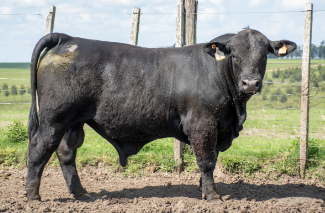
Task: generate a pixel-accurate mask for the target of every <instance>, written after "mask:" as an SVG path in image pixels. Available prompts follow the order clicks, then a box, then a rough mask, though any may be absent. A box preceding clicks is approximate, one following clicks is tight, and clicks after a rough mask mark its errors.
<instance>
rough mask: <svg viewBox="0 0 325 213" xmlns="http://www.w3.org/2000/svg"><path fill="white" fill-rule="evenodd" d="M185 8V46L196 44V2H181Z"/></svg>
mask: <svg viewBox="0 0 325 213" xmlns="http://www.w3.org/2000/svg"><path fill="white" fill-rule="evenodd" d="M183 3H184V7H185V14H186V18H185V30H186V32H185V44H186V45H193V44H196V22H197V6H198V0H183Z"/></svg>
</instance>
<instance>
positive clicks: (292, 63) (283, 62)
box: [266, 58, 325, 70]
mask: <svg viewBox="0 0 325 213" xmlns="http://www.w3.org/2000/svg"><path fill="white" fill-rule="evenodd" d="M301 63H302V60H301V59H279V58H269V59H267V66H266V70H273V69H278V68H289V67H296V66H301ZM323 63H324V64H325V60H323ZM316 64H322V59H312V60H311V65H312V66H313V65H316Z"/></svg>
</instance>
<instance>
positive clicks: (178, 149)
mask: <svg viewBox="0 0 325 213" xmlns="http://www.w3.org/2000/svg"><path fill="white" fill-rule="evenodd" d="M184 44H185V16H184V5H183V4H180V5H177V17H176V44H175V47H182V46H183V45H184ZM174 158H175V160H176V161H177V164H178V166H177V171H178V172H179V173H181V172H182V171H183V143H182V142H180V141H179V140H177V139H176V138H175V140H174Z"/></svg>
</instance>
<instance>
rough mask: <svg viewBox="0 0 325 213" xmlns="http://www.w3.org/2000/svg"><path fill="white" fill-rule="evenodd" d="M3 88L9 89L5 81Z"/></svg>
mask: <svg viewBox="0 0 325 213" xmlns="http://www.w3.org/2000/svg"><path fill="white" fill-rule="evenodd" d="M2 90H4V91H5V90H8V85H7V84H6V83H4V84H3V85H2Z"/></svg>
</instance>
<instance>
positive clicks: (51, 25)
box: [45, 5, 56, 35]
mask: <svg viewBox="0 0 325 213" xmlns="http://www.w3.org/2000/svg"><path fill="white" fill-rule="evenodd" d="M55 13H56V7H55V6H53V5H51V7H50V13H49V15H48V16H47V19H46V28H45V35H47V34H49V33H53V29H54V20H55Z"/></svg>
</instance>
